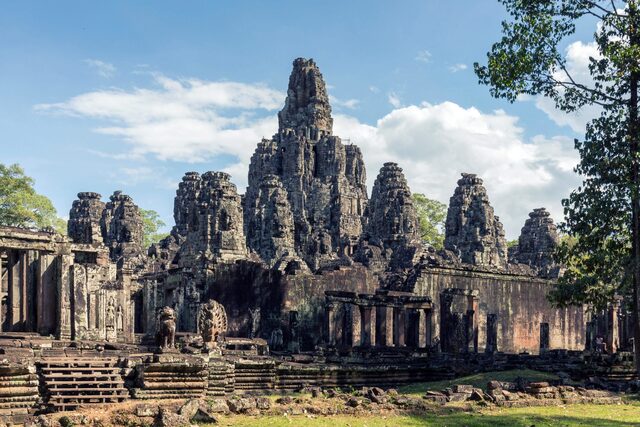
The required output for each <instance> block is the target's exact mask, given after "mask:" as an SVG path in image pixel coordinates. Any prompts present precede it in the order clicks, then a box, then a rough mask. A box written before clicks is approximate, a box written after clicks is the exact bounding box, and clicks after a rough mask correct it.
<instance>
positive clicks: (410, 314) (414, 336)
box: [406, 308, 422, 348]
mask: <svg viewBox="0 0 640 427" xmlns="http://www.w3.org/2000/svg"><path fill="white" fill-rule="evenodd" d="M421 311H422V310H419V309H415V308H412V309H409V310H407V328H406V329H407V345H408V346H410V347H413V348H418V347H420V314H421Z"/></svg>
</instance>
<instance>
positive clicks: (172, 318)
mask: <svg viewBox="0 0 640 427" xmlns="http://www.w3.org/2000/svg"><path fill="white" fill-rule="evenodd" d="M156 339H157V344H158V346H160V348H163V349H166V348H174V347H175V346H176V313H175V311H174V310H173V308H171V307H163V308H162V309H161V310H160V311H159V312H158V319H157V323H156Z"/></svg>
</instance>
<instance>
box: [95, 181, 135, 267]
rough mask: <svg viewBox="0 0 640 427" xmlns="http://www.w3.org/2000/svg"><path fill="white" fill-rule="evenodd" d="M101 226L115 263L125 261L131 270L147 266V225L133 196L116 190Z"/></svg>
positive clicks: (104, 213) (106, 206) (105, 210)
mask: <svg viewBox="0 0 640 427" xmlns="http://www.w3.org/2000/svg"><path fill="white" fill-rule="evenodd" d="M100 225H101V228H102V236H103V238H104V244H105V245H106V246H107V247H108V248H109V255H110V257H111V259H112V260H113V261H115V262H118V261H124V263H125V264H126V265H127V266H129V267H133V266H137V265H140V264H144V262H145V258H146V257H145V256H144V255H145V254H144V253H145V251H144V249H143V242H144V225H143V223H142V216H141V214H140V209H138V206H136V204H135V203H133V200H132V199H131V197H129V196H127V195H126V194H122V192H121V191H115V192H114V193H113V195H112V196H111V197H110V198H109V202H108V203H107V204H106V205H105V209H104V211H103V212H102V218H101V220H100Z"/></svg>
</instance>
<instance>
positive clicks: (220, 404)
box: [208, 399, 229, 414]
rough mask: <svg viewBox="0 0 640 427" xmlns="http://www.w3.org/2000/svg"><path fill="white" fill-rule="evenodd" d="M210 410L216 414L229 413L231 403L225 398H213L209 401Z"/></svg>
mask: <svg viewBox="0 0 640 427" xmlns="http://www.w3.org/2000/svg"><path fill="white" fill-rule="evenodd" d="M208 403H209V410H210V411H211V412H213V413H214V414H228V413H229V405H227V401H226V400H225V399H211V400H209V401H208Z"/></svg>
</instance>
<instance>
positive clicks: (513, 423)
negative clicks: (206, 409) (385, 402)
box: [218, 402, 640, 427]
mask: <svg viewBox="0 0 640 427" xmlns="http://www.w3.org/2000/svg"><path fill="white" fill-rule="evenodd" d="M218 425H221V426H245V427H254V426H255V427H262V426H274V427H278V426H295V427H323V426H325V427H343V426H344V427H347V426H348V427H365V426H366V427H386V426H394V427H395V426H442V427H445V426H451V427H453V426H468V427H480V426H491V427H530V426H533V425H535V426H536V427H546V426H549V427H550V426H567V427H573V426H594V427H595V426H597V427H610V426H638V425H640V403H638V402H636V403H632V404H628V405H569V406H549V407H532V408H497V409H496V408H493V409H485V410H482V411H475V412H463V411H461V410H459V409H453V408H452V409H444V410H443V412H441V413H438V414H431V415H426V416H389V417H380V416H353V417H350V416H344V415H343V416H332V417H318V418H308V417H306V416H289V417H284V416H260V417H247V416H244V417H243V416H232V417H222V418H221V419H220V423H219V424H218Z"/></svg>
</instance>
